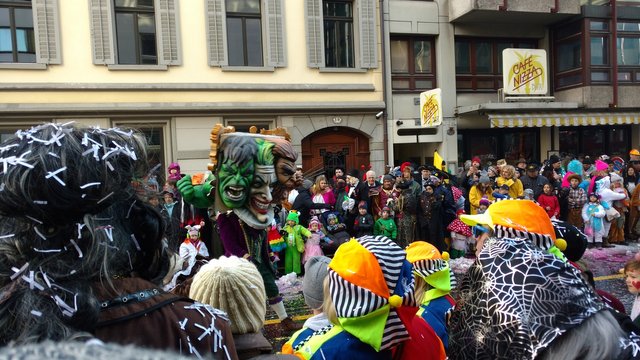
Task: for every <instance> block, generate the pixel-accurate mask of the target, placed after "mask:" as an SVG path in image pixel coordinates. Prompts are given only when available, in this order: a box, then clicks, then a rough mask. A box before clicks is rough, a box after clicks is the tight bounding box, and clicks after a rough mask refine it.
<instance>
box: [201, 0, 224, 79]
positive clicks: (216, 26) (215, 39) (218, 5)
mask: <svg viewBox="0 0 640 360" xmlns="http://www.w3.org/2000/svg"><path fill="white" fill-rule="evenodd" d="M205 13H206V16H207V17H206V27H207V28H206V31H207V49H208V57H209V65H210V66H225V65H227V64H228V63H229V62H228V60H227V21H226V14H225V10H224V0H206V2H205Z"/></svg>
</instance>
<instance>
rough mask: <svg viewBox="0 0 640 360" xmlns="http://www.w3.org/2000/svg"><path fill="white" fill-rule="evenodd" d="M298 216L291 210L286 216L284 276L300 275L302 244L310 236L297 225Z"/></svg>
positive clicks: (307, 231)
mask: <svg viewBox="0 0 640 360" xmlns="http://www.w3.org/2000/svg"><path fill="white" fill-rule="evenodd" d="M299 216H300V214H298V212H297V211H295V210H291V211H290V212H289V215H287V225H285V227H284V229H283V230H284V231H285V232H286V238H287V239H286V242H287V247H286V248H285V249H284V271H285V273H286V274H289V273H292V272H294V273H296V274H298V275H300V274H301V273H302V268H301V266H300V254H302V253H303V252H304V242H305V239H308V238H309V237H310V236H311V232H309V230H307V229H305V228H304V227H303V226H302V225H300V224H298V218H299Z"/></svg>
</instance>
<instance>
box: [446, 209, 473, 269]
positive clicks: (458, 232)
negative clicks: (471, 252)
mask: <svg viewBox="0 0 640 360" xmlns="http://www.w3.org/2000/svg"><path fill="white" fill-rule="evenodd" d="M462 214H464V210H459V211H458V216H460V215H462ZM447 230H448V231H450V232H451V250H450V251H449V253H450V255H451V258H452V259H457V258H461V257H464V256H465V254H466V253H467V249H468V248H469V247H470V246H471V247H473V243H474V242H475V241H474V240H473V234H472V233H471V228H469V226H467V225H466V224H465V223H463V222H462V221H460V219H459V218H455V219H454V220H453V221H452V222H451V224H449V226H447Z"/></svg>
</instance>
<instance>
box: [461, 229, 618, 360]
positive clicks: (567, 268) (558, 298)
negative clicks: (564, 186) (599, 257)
mask: <svg viewBox="0 0 640 360" xmlns="http://www.w3.org/2000/svg"><path fill="white" fill-rule="evenodd" d="M459 289H460V301H459V302H458V304H457V305H456V311H454V312H453V314H452V317H451V321H450V330H449V333H450V334H451V337H450V339H449V351H450V353H452V354H458V356H457V359H492V360H495V359H509V360H513V359H534V358H535V357H536V356H537V355H538V354H539V353H540V352H541V351H542V350H543V349H545V348H546V347H547V346H548V345H549V344H550V343H551V342H552V341H553V340H554V339H556V338H557V337H558V336H560V335H562V334H563V333H565V332H566V331H567V330H569V329H571V328H573V327H576V326H578V325H580V324H581V323H582V322H583V321H584V320H585V319H587V318H588V317H589V316H591V315H593V314H595V313H596V312H598V311H600V310H602V309H604V307H605V305H604V304H603V303H602V302H601V301H600V300H599V298H598V296H597V295H596V294H595V293H594V292H593V290H592V289H591V288H590V287H589V286H588V285H587V284H586V283H585V282H584V280H583V279H582V277H581V276H580V274H579V272H578V270H577V269H575V268H574V267H573V266H571V265H570V264H569V263H568V262H564V261H562V260H560V259H558V258H556V257H555V256H553V255H552V254H548V253H546V252H545V251H543V250H541V249H540V248H537V247H536V246H534V245H533V244H532V243H531V242H529V241H523V240H522V239H495V238H491V239H488V240H487V242H485V245H484V246H483V248H482V250H481V252H480V254H479V255H478V258H477V260H476V262H475V263H474V264H473V266H472V267H471V268H470V269H469V272H468V273H467V274H466V276H465V277H464V279H463V280H462V282H461V284H460V286H459Z"/></svg>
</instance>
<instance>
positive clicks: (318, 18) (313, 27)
mask: <svg viewBox="0 0 640 360" xmlns="http://www.w3.org/2000/svg"><path fill="white" fill-rule="evenodd" d="M304 5H305V6H304V15H305V25H306V31H307V65H308V66H309V67H312V68H321V67H324V33H323V29H324V24H323V20H322V0H305V4H304Z"/></svg>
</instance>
